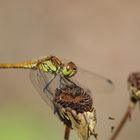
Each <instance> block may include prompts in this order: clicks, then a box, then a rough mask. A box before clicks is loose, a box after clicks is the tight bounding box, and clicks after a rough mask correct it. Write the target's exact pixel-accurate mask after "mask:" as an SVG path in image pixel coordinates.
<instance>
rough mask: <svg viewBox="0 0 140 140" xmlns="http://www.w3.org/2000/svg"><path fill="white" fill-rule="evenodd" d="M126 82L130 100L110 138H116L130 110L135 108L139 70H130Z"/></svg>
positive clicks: (139, 89)
mask: <svg viewBox="0 0 140 140" xmlns="http://www.w3.org/2000/svg"><path fill="white" fill-rule="evenodd" d="M127 84H128V91H129V95H130V102H129V105H128V107H127V110H126V112H125V114H124V115H123V118H122V120H121V121H120V123H119V125H118V126H117V128H116V130H115V131H114V133H113V135H112V136H111V138H110V140H115V139H116V138H117V136H118V135H119V133H120V131H121V130H122V128H123V126H124V125H125V123H126V121H127V120H128V119H131V114H132V111H133V110H134V109H135V106H136V104H137V103H138V102H139V101H140V72H132V73H131V74H130V75H129V76H128V80H127ZM139 103H140V102H139Z"/></svg>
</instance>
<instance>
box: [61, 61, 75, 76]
mask: <svg viewBox="0 0 140 140" xmlns="http://www.w3.org/2000/svg"><path fill="white" fill-rule="evenodd" d="M76 73H77V67H76V65H75V64H74V63H73V62H68V63H67V64H66V65H64V66H63V68H62V76H64V77H67V78H70V77H72V76H74V75H75V74H76Z"/></svg>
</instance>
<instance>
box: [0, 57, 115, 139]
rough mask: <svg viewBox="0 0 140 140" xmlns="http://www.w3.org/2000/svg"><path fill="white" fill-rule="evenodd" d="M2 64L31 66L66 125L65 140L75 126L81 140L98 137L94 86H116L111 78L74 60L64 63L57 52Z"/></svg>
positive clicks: (44, 95)
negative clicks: (39, 57)
mask: <svg viewBox="0 0 140 140" xmlns="http://www.w3.org/2000/svg"><path fill="white" fill-rule="evenodd" d="M0 68H14V69H20V68H21V69H30V79H31V81H32V83H33V85H34V86H35V88H36V89H37V90H38V93H39V94H40V96H41V98H42V99H43V100H44V101H45V102H46V103H47V104H48V105H49V106H50V107H51V108H52V109H53V112H54V114H56V115H57V116H58V117H59V119H60V120H61V121H62V122H63V123H64V124H65V126H66V127H65V135H64V139H65V140H68V139H69V134H70V130H71V129H75V130H76V131H77V132H78V136H79V138H80V140H88V139H89V137H90V136H91V135H94V137H95V138H96V139H98V137H97V133H96V132H95V126H96V123H97V119H96V110H95V107H94V106H93V99H92V95H91V94H92V92H93V91H92V88H93V90H95V91H99V92H100V91H101V90H102V89H103V92H104V91H105V89H107V91H108V89H109V90H110V89H112V85H113V83H112V81H111V80H109V79H107V78H105V77H102V76H99V75H97V74H95V73H92V72H90V71H87V70H84V69H81V68H79V67H77V66H76V65H75V63H73V62H72V61H70V62H68V63H63V62H62V61H61V60H60V59H59V58H57V57H56V56H48V57H43V58H41V59H37V60H31V61H25V62H21V63H7V64H0ZM78 79H80V80H79V81H78ZM89 81H91V82H89ZM102 87H103V88H102Z"/></svg>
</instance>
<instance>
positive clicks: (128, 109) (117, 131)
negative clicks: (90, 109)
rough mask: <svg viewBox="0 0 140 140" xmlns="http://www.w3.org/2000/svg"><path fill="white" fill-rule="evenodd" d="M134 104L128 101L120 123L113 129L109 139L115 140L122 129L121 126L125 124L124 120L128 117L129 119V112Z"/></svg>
mask: <svg viewBox="0 0 140 140" xmlns="http://www.w3.org/2000/svg"><path fill="white" fill-rule="evenodd" d="M135 106H136V103H133V102H130V104H129V106H128V108H127V111H126V113H125V114H124V116H123V118H122V120H121V122H120V124H119V125H118V127H117V128H116V130H115V131H114V133H113V135H112V136H111V138H110V140H115V139H116V138H117V136H118V135H119V133H120V131H121V130H122V128H123V126H124V125H125V123H126V121H127V120H128V119H131V112H132V111H133V110H134V108H135Z"/></svg>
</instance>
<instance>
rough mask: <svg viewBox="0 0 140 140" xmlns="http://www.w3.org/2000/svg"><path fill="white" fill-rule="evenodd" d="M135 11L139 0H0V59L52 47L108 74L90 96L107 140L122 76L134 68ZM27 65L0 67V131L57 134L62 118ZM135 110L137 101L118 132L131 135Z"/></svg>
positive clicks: (13, 135) (37, 137)
mask: <svg viewBox="0 0 140 140" xmlns="http://www.w3.org/2000/svg"><path fill="white" fill-rule="evenodd" d="M139 13H140V1H139V0H127V1H126V0H114V1H112V0H106V1H104V0H98V1H96V0H88V1H84V0H81V1H79V0H77V1H75V0H59V1H57V0H40V1H38V0H24V1H23V0H6V1H5V0H0V63H6V62H20V61H24V60H30V59H35V58H40V57H41V56H48V55H51V54H52V55H56V56H61V57H62V58H66V59H69V60H72V61H74V62H75V63H76V64H78V65H80V66H81V67H84V68H86V69H88V70H90V71H93V72H95V73H98V74H100V75H104V76H106V77H108V78H110V79H111V80H113V81H114V85H115V89H114V92H113V93H112V94H104V95H100V98H98V99H95V106H96V102H99V103H100V105H99V104H98V106H97V108H96V110H97V118H98V124H97V127H96V128H97V133H99V136H100V139H101V140H107V139H108V138H109V136H110V134H111V132H110V127H111V126H116V124H117V123H118V122H119V120H120V119H121V117H122V116H123V113H124V112H125V110H126V107H127V105H128V102H129V94H128V91H127V77H128V75H129V74H130V73H131V72H133V71H140V62H139V54H140V27H139V25H140V14H139ZM28 73H29V72H28V70H0V139H1V140H48V139H50V140H56V139H57V140H63V134H64V126H63V124H62V123H61V122H60V121H59V120H58V119H57V118H56V117H55V115H54V114H53V113H52V110H51V109H50V108H49V107H48V106H47V105H46V104H45V103H44V102H43V101H42V100H41V98H40V96H39V94H38V93H37V92H36V90H35V88H34V87H33V86H32V84H31V82H30V79H29V76H28ZM100 99H101V100H100ZM107 116H112V117H115V120H114V121H113V120H112V121H111V120H110V121H108V120H107ZM139 118H140V112H139V109H138V107H137V108H136V110H135V111H134V112H133V115H132V121H131V122H128V123H127V124H126V125H125V127H124V129H123V131H122V132H121V134H120V135H119V137H118V140H126V139H127V140H132V139H133V140H139V138H140V133H139V129H140V122H139ZM106 120H107V121H106ZM75 139H77V135H76V133H75V132H72V134H71V137H70V140H75ZM91 139H94V138H93V137H92V138H91Z"/></svg>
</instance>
